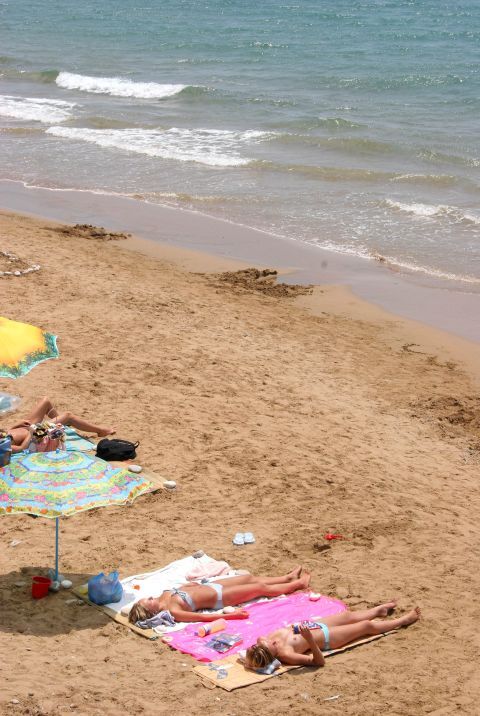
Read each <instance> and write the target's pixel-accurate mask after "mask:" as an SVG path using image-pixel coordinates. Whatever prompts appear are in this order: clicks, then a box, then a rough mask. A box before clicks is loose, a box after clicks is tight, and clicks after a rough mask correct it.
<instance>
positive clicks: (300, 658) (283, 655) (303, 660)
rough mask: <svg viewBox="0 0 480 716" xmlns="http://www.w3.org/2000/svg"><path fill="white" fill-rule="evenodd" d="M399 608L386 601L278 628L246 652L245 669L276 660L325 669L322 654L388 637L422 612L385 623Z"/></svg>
mask: <svg viewBox="0 0 480 716" xmlns="http://www.w3.org/2000/svg"><path fill="white" fill-rule="evenodd" d="M396 605H397V604H396V602H394V601H393V602H387V603H386V604H380V605H379V606H378V607H374V608H373V609H365V610H362V611H358V612H350V611H345V612H340V614H333V615H332V616H328V617H325V618H323V619H322V620H321V621H317V622H302V623H300V624H292V625H291V626H289V627H283V628H282V629H277V630H276V631H273V632H271V634H268V635H267V636H263V637H259V638H258V639H257V643H256V644H254V645H253V646H251V647H249V648H248V649H247V653H246V656H245V666H246V667H247V669H255V670H265V669H268V667H270V666H271V665H272V664H273V663H274V661H275V660H276V659H277V660H278V661H279V662H281V663H282V664H289V665H292V666H324V665H325V658H324V656H323V654H322V651H330V649H340V648H341V647H342V646H346V645H347V644H350V643H351V642H354V641H357V640H358V639H363V638H365V637H368V636H375V635H377V634H386V633H387V632H389V631H393V629H398V628H399V627H405V626H409V624H413V623H414V622H416V621H417V620H418V619H419V618H420V609H419V608H418V607H415V609H412V610H411V611H410V612H408V613H407V614H404V615H403V616H402V617H399V618H398V619H391V620H388V621H387V620H384V619H383V617H386V616H388V615H390V614H391V613H392V612H393V610H394V609H395V607H396ZM373 620H375V621H373ZM306 652H310V653H308V654H307V653H306ZM277 666H278V664H277Z"/></svg>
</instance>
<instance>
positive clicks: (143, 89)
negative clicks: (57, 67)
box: [55, 72, 187, 99]
mask: <svg viewBox="0 0 480 716" xmlns="http://www.w3.org/2000/svg"><path fill="white" fill-rule="evenodd" d="M55 81H56V83H57V85H58V86H59V87H63V88H64V89H77V90H82V91H83V92H93V93H94V94H110V95H113V96H115V97H137V98H139V99H162V98H164V97H172V96H173V95H176V94H178V93H179V92H181V91H182V90H183V89H185V87H187V85H172V84H158V83H157V82H133V81H132V80H127V79H124V78H122V77H88V76H87V75H76V74H73V73H71V72H59V74H58V77H57V79H56V80H55Z"/></svg>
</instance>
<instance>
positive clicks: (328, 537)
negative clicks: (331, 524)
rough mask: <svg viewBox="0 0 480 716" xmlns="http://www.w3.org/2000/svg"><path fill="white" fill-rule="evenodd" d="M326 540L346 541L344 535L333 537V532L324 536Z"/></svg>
mask: <svg viewBox="0 0 480 716" xmlns="http://www.w3.org/2000/svg"><path fill="white" fill-rule="evenodd" d="M323 536H324V538H325V539H328V540H332V539H345V537H344V536H343V535H332V533H331V532H327V534H326V535H323Z"/></svg>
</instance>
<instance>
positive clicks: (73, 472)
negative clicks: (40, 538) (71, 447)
mask: <svg viewBox="0 0 480 716" xmlns="http://www.w3.org/2000/svg"><path fill="white" fill-rule="evenodd" d="M151 488H152V483H151V482H149V481H148V480H145V479H144V478H143V477H142V476H141V475H138V474H134V473H132V472H128V470H125V469H124V468H123V467H114V466H113V465H110V463H108V462H105V461H104V460H101V459H100V458H97V457H93V456H91V455H87V454H86V453H82V452H63V451H57V452H37V453H27V454H23V455H21V456H19V457H18V458H16V459H14V460H12V462H11V463H10V465H7V466H6V467H4V468H1V469H0V515H4V514H21V513H24V514H29V515H35V516H37V517H47V518H51V519H55V522H56V525H55V526H56V539H55V578H57V576H58V518H59V517H62V516H64V517H68V516H70V515H74V514H76V513H77V512H83V511H85V510H92V509H94V508H95V507H107V506H109V505H122V504H125V503H127V502H131V501H132V500H134V499H135V498H136V497H138V496H139V495H142V494H143V493H144V492H148V491H149V490H151Z"/></svg>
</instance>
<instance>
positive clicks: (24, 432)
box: [5, 398, 115, 453]
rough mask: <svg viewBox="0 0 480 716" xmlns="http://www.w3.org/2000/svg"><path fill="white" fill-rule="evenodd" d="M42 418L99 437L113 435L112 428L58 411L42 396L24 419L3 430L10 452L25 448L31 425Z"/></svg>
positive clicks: (20, 450)
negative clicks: (9, 441)
mask: <svg viewBox="0 0 480 716" xmlns="http://www.w3.org/2000/svg"><path fill="white" fill-rule="evenodd" d="M43 420H49V421H51V422H52V423H61V424H62V425H70V426H71V427H72V428H76V429H78V430H84V431H85V432H87V433H96V434H97V435H98V436H99V437H105V436H106V435H113V434H114V432H115V430H114V429H113V428H105V427H102V426H101V425H94V424H93V423H90V422H88V421H87V420H84V419H83V418H79V417H78V416H77V415H73V413H70V412H63V413H59V412H58V410H57V409H56V408H55V407H54V405H53V403H52V401H51V400H50V399H49V398H42V400H40V401H39V402H38V403H37V405H36V406H35V407H34V408H33V410H32V411H31V412H30V413H29V414H28V415H27V417H26V418H25V420H22V421H20V422H19V423H16V424H15V425H12V427H11V428H8V429H7V430H6V431H5V432H6V433H7V434H8V435H10V437H11V438H12V452H13V453H17V452H22V451H23V450H26V449H27V448H28V446H29V444H30V442H31V439H32V432H31V426H32V425H33V424H35V423H41V422H42V421H43Z"/></svg>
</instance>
